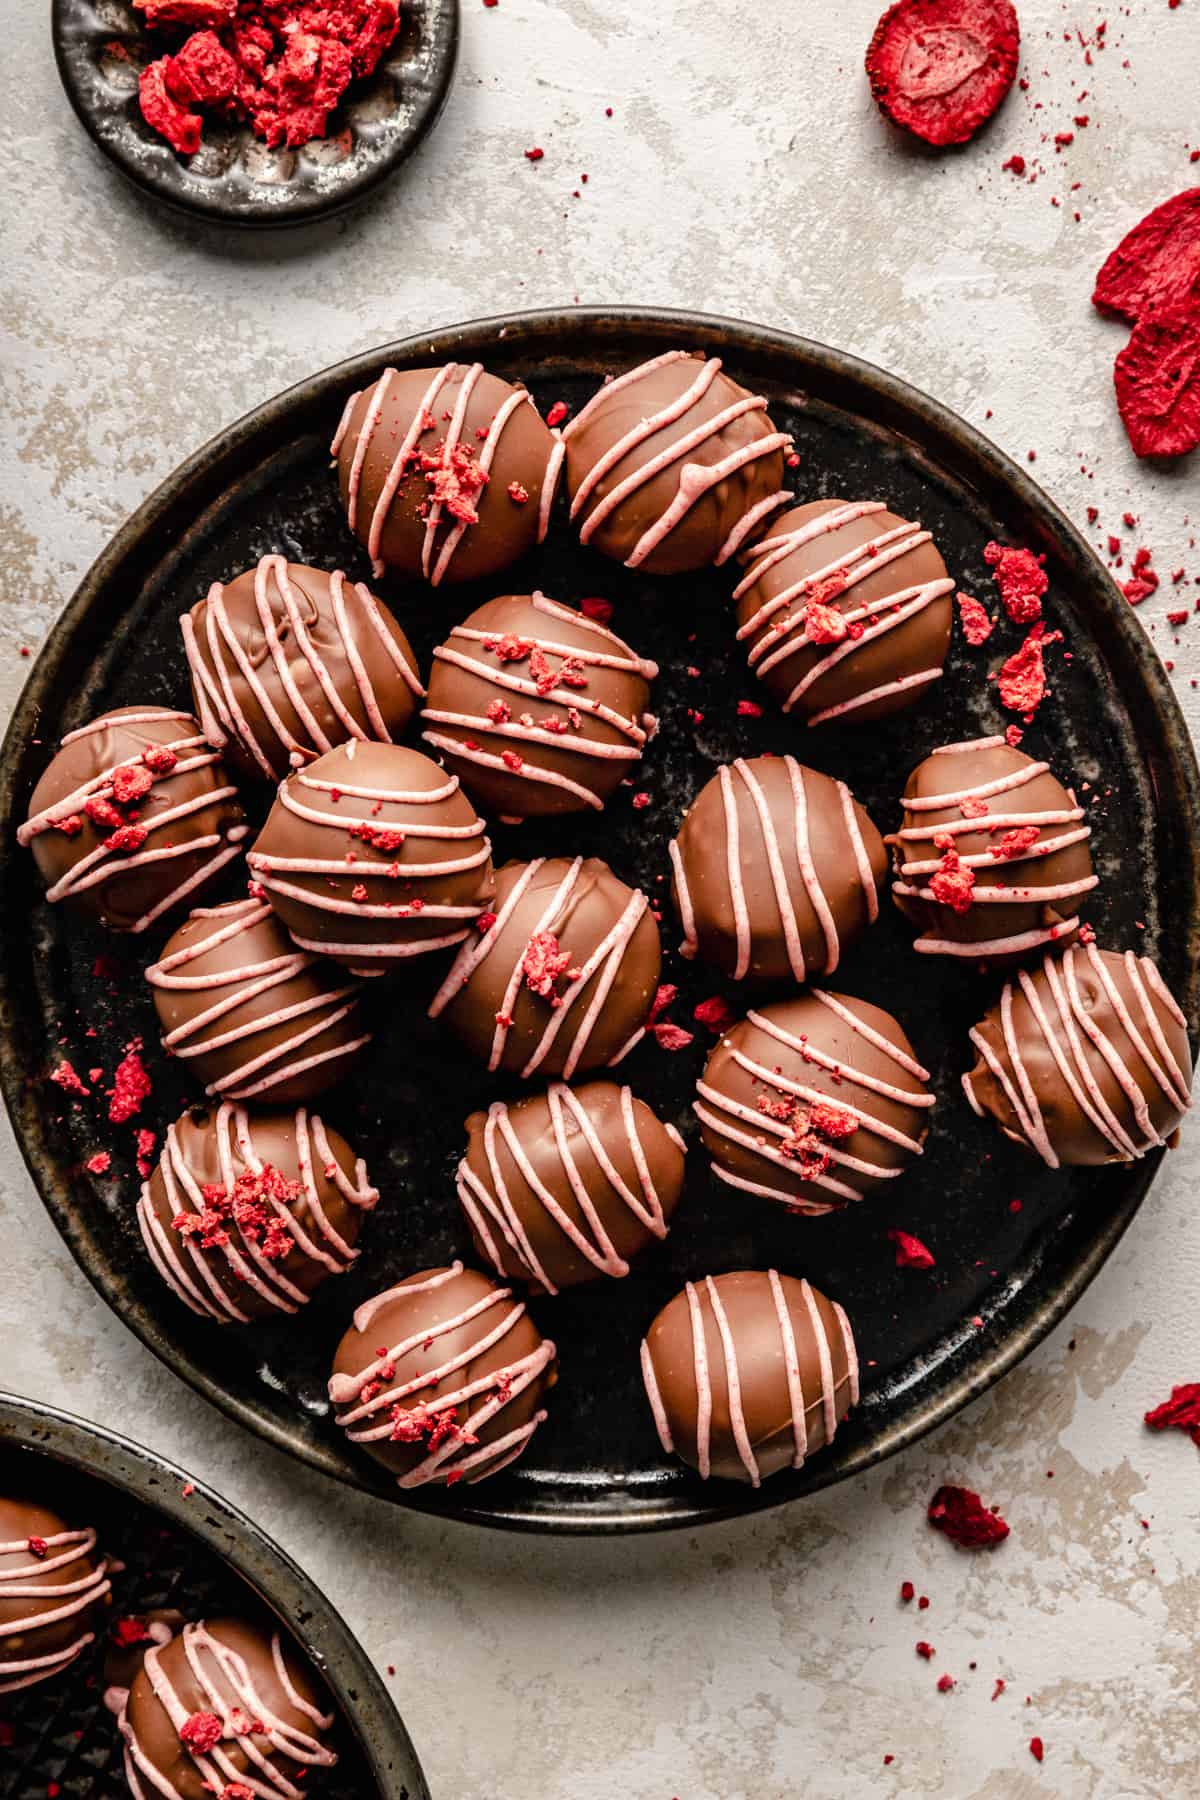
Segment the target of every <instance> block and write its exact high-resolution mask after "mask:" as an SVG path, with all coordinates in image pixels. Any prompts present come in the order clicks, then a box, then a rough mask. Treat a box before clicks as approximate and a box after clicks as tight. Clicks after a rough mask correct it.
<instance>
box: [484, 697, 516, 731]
mask: <svg viewBox="0 0 1200 1800" xmlns="http://www.w3.org/2000/svg"><path fill="white" fill-rule="evenodd" d="M487 716H488V718H489V719H490V720H491V721H492V724H493V725H507V723H508V721H509V720H510V719H511V718H512V707H511V706H510V705H509V704H508V701H507V700H500V699H496V700H493V701H492V702H491V704H490V705H489V707H488V709H487Z"/></svg>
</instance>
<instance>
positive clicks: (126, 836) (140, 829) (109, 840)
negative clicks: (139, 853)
mask: <svg viewBox="0 0 1200 1800" xmlns="http://www.w3.org/2000/svg"><path fill="white" fill-rule="evenodd" d="M148 836H149V833H148V831H147V830H146V827H145V826H144V825H119V826H118V827H117V829H116V830H115V831H114V832H113V833H112V835H111V836H110V837H106V838H105V840H104V848H105V849H106V850H117V851H120V852H121V853H122V854H124V855H132V854H133V852H134V851H135V850H140V849H141V847H142V845H143V844H144V843H145V841H146V839H147V837H148Z"/></svg>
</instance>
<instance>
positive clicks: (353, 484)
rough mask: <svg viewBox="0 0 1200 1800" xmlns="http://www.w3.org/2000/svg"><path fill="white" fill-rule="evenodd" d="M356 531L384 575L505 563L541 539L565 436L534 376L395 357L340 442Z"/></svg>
mask: <svg viewBox="0 0 1200 1800" xmlns="http://www.w3.org/2000/svg"><path fill="white" fill-rule="evenodd" d="M331 453H332V455H333V456H334V457H335V458H336V459H337V472H338V484H339V486H340V488H341V491H342V504H343V506H344V507H345V508H346V517H347V520H348V522H349V525H350V529H351V531H352V532H353V533H354V535H355V537H357V539H358V541H359V543H360V544H363V545H365V547H366V551H367V554H368V556H369V557H370V558H371V562H372V565H373V567H374V570H375V573H376V574H377V575H382V574H383V572H384V569H385V568H387V569H391V570H393V571H394V572H395V573H396V574H398V575H408V576H413V577H416V576H423V577H424V579H425V580H426V581H428V582H431V583H432V584H433V586H434V587H437V586H438V585H439V584H440V583H441V582H443V581H445V582H455V581H478V580H480V579H481V578H482V577H483V576H485V575H495V574H497V573H498V571H499V570H501V569H506V568H507V567H508V565H509V564H510V563H513V562H515V561H516V560H517V558H518V557H519V556H523V555H524V554H525V552H526V551H527V550H530V549H532V548H533V546H534V544H540V543H541V541H542V539H543V538H544V537H545V535H546V531H547V529H548V527H549V524H550V509H551V507H552V506H553V504H554V490H555V488H556V487H557V485H558V477H559V471H560V468H561V465H562V458H563V446H562V443H561V440H560V439H559V436H558V433H557V432H553V431H551V430H550V429H549V427H548V426H547V425H546V424H545V422H544V421H543V419H542V417H541V415H540V413H539V412H538V410H537V407H536V406H535V405H534V403H533V400H532V398H531V397H530V395H529V394H528V393H526V391H525V389H524V388H523V387H513V386H511V385H510V384H509V383H508V382H507V381H501V380H500V379H499V378H498V377H497V376H495V375H489V374H487V373H486V371H485V370H484V369H483V367H482V365H481V364H479V363H472V364H470V366H468V365H467V364H466V363H446V364H445V365H444V367H442V368H440V369H385V370H384V372H383V374H382V375H381V376H380V377H379V380H378V381H376V382H374V383H372V385H371V386H370V387H369V388H364V390H363V391H362V393H359V394H352V395H351V397H350V399H349V400H348V401H347V403H346V410H345V412H344V413H343V414H342V420H341V423H340V425H339V426H338V429H337V435H336V437H335V438H334V440H333V444H332V447H331Z"/></svg>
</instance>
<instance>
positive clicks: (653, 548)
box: [563, 350, 791, 575]
mask: <svg viewBox="0 0 1200 1800" xmlns="http://www.w3.org/2000/svg"><path fill="white" fill-rule="evenodd" d="M563 439H564V441H565V443H566V446H567V484H568V487H569V488H570V492H571V517H572V518H573V519H576V520H578V522H579V537H580V541H581V542H582V543H584V544H591V545H592V546H593V548H595V549H596V550H599V551H600V552H601V553H602V554H603V555H605V556H610V557H612V559H613V561H614V562H622V563H624V564H625V566H626V568H629V569H639V568H641V569H647V570H649V571H650V572H651V573H652V574H655V575H679V574H683V573H686V572H687V571H688V570H691V569H706V568H708V567H709V565H710V564H712V563H723V562H725V561H726V560H727V559H728V558H729V557H730V556H732V555H733V554H734V552H735V551H736V550H738V549H740V548H741V546H742V545H743V544H746V543H749V541H750V540H751V538H752V537H753V535H754V533H755V532H756V531H759V530H761V528H762V526H763V524H764V522H765V521H766V519H767V518H769V516H770V515H771V513H773V512H776V511H777V510H778V509H779V507H780V506H782V505H783V504H784V503H785V502H786V501H787V500H789V499H790V498H791V495H790V494H789V493H788V492H787V491H786V489H785V488H784V486H783V456H784V451H785V450H787V449H789V448H790V445H791V439H790V438H789V437H788V434H787V433H786V432H785V431H776V430H775V428H774V426H773V425H772V424H771V421H770V419H769V418H768V417H767V403H766V401H765V400H764V399H763V398H762V397H761V395H756V394H750V393H748V392H747V391H746V389H745V388H743V387H739V386H738V384H737V382H736V381H731V380H730V378H729V376H728V375H725V374H722V372H721V361H720V358H719V357H712V358H711V359H710V360H709V361H707V362H706V361H705V360H704V358H703V357H702V356H696V355H692V354H691V353H690V352H688V351H686V350H668V351H667V353H666V354H665V355H664V356H656V357H654V359H653V360H652V361H651V362H647V363H642V365H641V366H640V368H636V369H630V370H629V371H628V372H627V373H626V374H624V375H618V376H617V377H616V379H615V380H613V381H610V382H608V383H607V384H606V385H605V386H604V387H602V388H601V389H600V392H599V393H598V394H595V395H593V397H592V398H591V400H589V401H588V403H587V405H586V406H585V407H584V408H583V410H582V412H580V413H579V414H578V415H577V416H576V417H575V418H574V419H573V420H572V421H571V423H570V424H569V425H568V426H566V427H565V428H564V430H563Z"/></svg>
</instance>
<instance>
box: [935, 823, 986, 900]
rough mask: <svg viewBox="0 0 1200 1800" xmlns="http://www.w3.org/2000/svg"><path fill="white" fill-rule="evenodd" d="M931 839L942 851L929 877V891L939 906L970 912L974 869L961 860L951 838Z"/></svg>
mask: <svg viewBox="0 0 1200 1800" xmlns="http://www.w3.org/2000/svg"><path fill="white" fill-rule="evenodd" d="M933 841H934V843H935V845H936V846H937V848H938V849H939V850H940V851H941V853H942V860H941V862H940V863H939V864H938V866H937V869H936V870H935V872H934V874H933V875H932V876H931V877H930V881H929V891H930V893H931V894H932V895H933V897H934V899H935V900H936V901H937V903H938V905H939V906H948V907H950V909H951V910H952V911H953V912H956V913H965V912H970V910H971V901H972V890H973V889H974V886H975V871H974V869H972V868H970V867H968V865H967V864H966V863H964V862H963V860H962V858H961V857H960V856H959V854H958V851H957V850H956V849H955V848H954V840H953V839H952V838H950V837H939V838H935V839H934V840H933Z"/></svg>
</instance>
